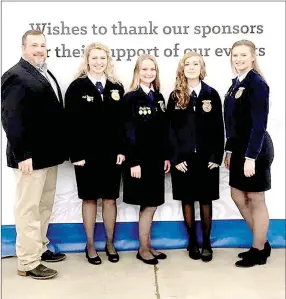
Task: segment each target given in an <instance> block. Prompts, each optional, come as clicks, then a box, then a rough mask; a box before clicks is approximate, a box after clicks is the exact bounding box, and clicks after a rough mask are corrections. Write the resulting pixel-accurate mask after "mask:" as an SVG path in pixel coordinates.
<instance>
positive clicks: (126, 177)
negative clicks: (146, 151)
mask: <svg viewBox="0 0 286 299" xmlns="http://www.w3.org/2000/svg"><path fill="white" fill-rule="evenodd" d="M140 166H141V178H140V179H137V178H133V177H131V171H130V167H128V166H126V167H125V170H124V174H123V202H125V203H127V204H133V205H140V206H146V207H157V206H160V205H162V204H163V203H164V201H165V172H164V161H159V162H158V161H153V163H152V161H149V162H141V165H140Z"/></svg>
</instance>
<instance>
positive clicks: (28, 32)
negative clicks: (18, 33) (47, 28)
mask: <svg viewBox="0 0 286 299" xmlns="http://www.w3.org/2000/svg"><path fill="white" fill-rule="evenodd" d="M28 35H43V36H44V37H45V35H44V33H43V32H42V31H40V30H28V31H26V32H25V33H24V35H23V36H22V45H23V46H24V45H25V42H26V39H27V36H28Z"/></svg>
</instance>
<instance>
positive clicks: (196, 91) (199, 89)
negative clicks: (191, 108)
mask: <svg viewBox="0 0 286 299" xmlns="http://www.w3.org/2000/svg"><path fill="white" fill-rule="evenodd" d="M201 89H202V82H201V81H200V82H199V84H198V85H197V86H195V87H189V90H190V94H191V93H192V91H193V90H194V91H195V93H196V95H197V97H198V96H199V94H200V92H201Z"/></svg>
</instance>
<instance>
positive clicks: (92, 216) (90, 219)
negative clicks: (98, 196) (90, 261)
mask: <svg viewBox="0 0 286 299" xmlns="http://www.w3.org/2000/svg"><path fill="white" fill-rule="evenodd" d="M96 211H97V202H96V200H83V201H82V218H83V224H84V229H85V233H86V236H87V250H88V255H89V257H90V258H93V257H96V256H97V252H96V249H95V247H94V225H95V222H96Z"/></svg>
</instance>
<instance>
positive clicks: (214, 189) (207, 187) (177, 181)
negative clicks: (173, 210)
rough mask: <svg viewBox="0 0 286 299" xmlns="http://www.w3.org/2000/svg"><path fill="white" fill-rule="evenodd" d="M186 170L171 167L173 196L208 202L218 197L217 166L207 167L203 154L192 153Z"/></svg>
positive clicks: (182, 199) (187, 200)
mask: <svg viewBox="0 0 286 299" xmlns="http://www.w3.org/2000/svg"><path fill="white" fill-rule="evenodd" d="M186 162H187V168H188V170H187V172H185V173H184V172H181V171H179V170H177V168H176V167H172V169H171V177H172V189H173V198H174V199H175V200H181V201H184V202H189V203H192V202H194V201H199V202H201V203H203V204H208V203H210V202H211V201H212V200H216V199H219V167H217V168H214V169H209V168H208V163H209V159H207V158H206V156H205V155H201V154H199V153H193V154H191V155H190V156H189V158H188V159H187V161H186Z"/></svg>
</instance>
